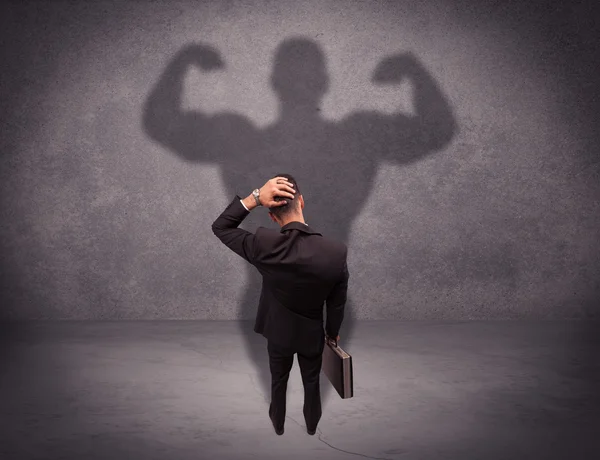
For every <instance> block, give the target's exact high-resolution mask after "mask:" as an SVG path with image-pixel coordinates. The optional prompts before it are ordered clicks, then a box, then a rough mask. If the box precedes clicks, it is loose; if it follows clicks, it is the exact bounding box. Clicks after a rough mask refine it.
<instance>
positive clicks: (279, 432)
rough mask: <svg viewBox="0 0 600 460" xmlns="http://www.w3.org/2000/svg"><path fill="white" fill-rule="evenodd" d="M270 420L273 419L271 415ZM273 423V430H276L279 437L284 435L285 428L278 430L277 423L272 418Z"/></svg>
mask: <svg viewBox="0 0 600 460" xmlns="http://www.w3.org/2000/svg"><path fill="white" fill-rule="evenodd" d="M269 418H271V416H270V415H269ZM271 422H272V423H273V428H275V433H277V434H278V435H279V436H281V435H282V434H283V427H281V428H277V425H275V422H274V421H273V419H272V418H271Z"/></svg>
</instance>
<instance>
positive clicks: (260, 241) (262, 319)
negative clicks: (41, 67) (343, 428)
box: [212, 174, 349, 435]
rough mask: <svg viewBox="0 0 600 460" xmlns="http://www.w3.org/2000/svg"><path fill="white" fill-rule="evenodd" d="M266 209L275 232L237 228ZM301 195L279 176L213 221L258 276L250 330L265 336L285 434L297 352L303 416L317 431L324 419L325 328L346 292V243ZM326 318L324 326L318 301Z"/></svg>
mask: <svg viewBox="0 0 600 460" xmlns="http://www.w3.org/2000/svg"><path fill="white" fill-rule="evenodd" d="M257 206H265V207H268V208H269V217H270V218H271V220H273V221H274V222H277V224H279V225H280V226H281V230H280V231H276V230H273V229H268V228H265V227H259V228H258V229H257V230H256V233H251V232H248V231H246V230H243V229H240V228H237V227H238V226H239V225H240V223H241V222H242V221H243V220H244V218H245V217H246V216H247V215H248V214H249V213H250V211H251V210H252V209H254V208H255V207H257ZM303 209H304V197H303V196H302V195H301V194H300V192H299V190H298V183H297V182H296V180H295V179H294V178H293V177H292V176H291V175H289V174H278V175H276V176H275V177H273V178H272V179H270V180H269V181H267V183H266V184H265V185H264V186H263V187H261V188H260V189H255V190H254V191H253V192H252V194H250V195H248V196H247V197H246V198H244V199H241V198H240V197H239V196H238V195H236V197H235V198H234V199H233V201H232V202H231V203H230V204H229V205H228V206H227V208H226V209H225V211H223V213H222V214H221V215H220V216H219V217H218V218H217V219H216V220H215V221H214V223H213V224H212V230H213V233H214V234H215V235H216V236H217V237H218V238H219V239H220V240H221V241H222V242H223V243H224V244H226V245H227V246H228V247H229V248H230V249H232V250H233V251H234V252H235V253H236V254H238V255H239V256H241V257H243V258H244V259H246V260H247V261H248V262H250V263H251V264H252V265H254V266H255V267H256V268H257V269H258V271H259V272H260V274H261V275H262V278H263V282H262V291H261V295H260V301H259V305H258V313H257V316H256V323H255V325H254V331H255V332H257V333H259V334H262V335H263V336H264V337H265V338H266V339H267V350H268V353H269V367H270V370H271V405H270V406H269V417H270V418H271V421H272V422H273V426H274V428H275V432H276V433H277V434H278V435H281V434H283V431H284V422H285V411H286V392H287V382H288V378H289V375H290V370H291V369H292V365H293V363H294V354H296V353H297V354H298V364H299V365H300V373H301V375H302V383H303V385H304V407H303V413H304V420H305V422H306V430H307V432H308V434H310V435H314V434H315V431H316V429H317V424H318V423H319V420H320V419H321V393H320V387H319V374H320V372H321V364H322V353H323V347H324V344H325V333H326V334H327V336H328V337H336V340H339V338H340V337H339V335H338V333H339V330H340V326H341V324H342V320H343V319H344V307H345V304H346V297H347V290H348V278H349V273H348V266H347V255H348V248H347V247H346V245H345V244H343V243H341V242H337V241H334V240H330V239H328V238H325V237H324V236H323V235H322V234H321V233H319V232H316V231H314V230H313V229H312V228H311V227H309V226H308V224H306V222H305V221H304V216H303V214H302V210H303ZM324 303H326V305H327V321H326V325H325V331H323V304H324Z"/></svg>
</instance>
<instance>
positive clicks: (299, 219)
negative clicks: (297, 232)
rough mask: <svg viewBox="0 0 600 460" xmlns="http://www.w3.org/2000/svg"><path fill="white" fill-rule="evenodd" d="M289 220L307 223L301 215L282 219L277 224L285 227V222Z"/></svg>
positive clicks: (287, 222) (289, 221)
mask: <svg viewBox="0 0 600 460" xmlns="http://www.w3.org/2000/svg"><path fill="white" fill-rule="evenodd" d="M291 222H300V223H302V224H304V225H308V224H307V223H306V222H304V217H302V216H296V217H290V218H288V219H286V220H282V221H281V222H280V224H279V225H280V226H282V227H285V226H286V225H287V224H289V223H291Z"/></svg>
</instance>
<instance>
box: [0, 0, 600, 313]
mask: <svg viewBox="0 0 600 460" xmlns="http://www.w3.org/2000/svg"><path fill="white" fill-rule="evenodd" d="M494 3H499V4H498V5H496V6H493V3H492V2H472V1H471V2H468V1H460V2H459V1H454V2H453V1H449V0H448V1H444V0H424V1H419V2H404V1H398V2H352V1H321V2H316V1H315V2H301V1H300V2H296V1H270V2H267V1H262V2H258V1H257V2H247V1H229V2H192V1H184V2H170V1H169V2H167V1H164V2H142V1H140V2H100V1H99V2H68V3H67V2H64V3H61V2H58V1H54V2H14V3H3V6H2V19H1V26H2V28H1V30H2V32H0V33H1V36H2V47H3V53H2V59H3V62H2V66H3V67H2V68H3V75H2V79H1V82H0V95H1V96H2V101H3V102H2V104H3V109H2V113H1V117H2V119H1V121H2V124H1V126H0V129H1V142H2V143H1V155H2V156H1V159H0V168H1V169H0V174H1V175H0V180H1V191H0V192H1V202H0V205H1V218H0V225H1V227H0V237H1V238H0V244H1V246H0V250H1V255H2V262H1V265H0V269H1V272H0V283H1V284H0V289H1V303H2V305H1V312H0V317H1V318H13V319H44V318H48V319H134V318H136V319H155V318H173V319H175V318H186V319H236V318H242V319H248V318H252V317H253V315H254V309H255V306H256V303H257V301H258V295H259V289H260V286H259V281H260V278H259V275H258V273H257V272H256V270H255V269H254V268H253V267H251V266H249V265H248V264H247V263H246V262H245V261H244V260H242V259H241V258H239V257H238V256H237V255H235V254H234V253H232V252H231V251H229V250H228V249H227V248H226V247H225V246H223V245H222V244H221V243H220V242H219V241H218V239H217V238H216V237H215V236H214V235H213V234H212V232H211V228H210V225H211V223H212V222H213V221H214V219H215V218H216V217H217V216H218V215H219V213H220V212H221V211H222V210H223V209H224V208H225V206H226V205H227V204H228V203H229V202H230V201H231V200H232V199H233V197H234V195H235V194H236V193H237V194H239V195H240V196H242V197H243V196H247V195H248V194H249V193H250V192H251V190H252V189H253V188H255V187H260V186H262V185H263V184H264V182H265V181H266V180H267V179H269V177H271V175H273V174H275V173H280V172H289V173H291V174H293V175H294V176H295V177H296V178H297V180H298V183H299V188H300V191H301V192H302V193H303V195H304V198H305V202H306V207H305V209H304V215H305V218H306V221H307V222H308V223H309V224H310V225H311V226H312V227H314V228H315V229H317V230H319V231H322V232H323V233H324V234H327V235H330V236H332V237H335V238H340V239H342V240H344V241H345V242H346V243H347V244H348V246H349V249H350V251H349V271H350V288H349V297H350V299H351V316H352V317H353V318H356V319H363V318H364V319H386V318H394V319H472V318H477V319H494V318H589V317H597V316H598V313H599V311H598V308H597V301H598V299H599V297H600V285H599V281H598V279H599V276H598V275H599V272H600V270H599V269H600V250H599V245H598V241H599V240H600V230H599V229H600V213H599V211H600V205H599V201H598V198H599V196H600V190H599V188H600V186H599V183H600V181H599V180H598V179H599V174H598V172H599V170H600V167H599V165H598V157H597V150H598V136H597V134H595V132H594V130H595V129H596V117H595V115H596V111H595V108H594V105H593V104H594V103H595V100H594V97H597V96H595V94H596V92H595V90H596V86H595V84H596V81H595V78H596V76H595V75H593V67H592V64H593V57H594V56H593V54H594V52H595V51H594V50H595V46H596V43H594V42H593V40H596V41H597V38H596V32H595V31H594V27H595V25H594V20H593V15H592V14H590V10H588V7H587V6H586V4H585V3H580V4H579V6H578V7H574V6H560V7H555V6H552V5H551V4H550V2H542V1H537V2H535V1H534V2H494ZM564 3H568V2H564ZM556 4H557V5H559V2H556ZM590 4H591V3H590ZM259 225H262V226H266V227H271V228H278V227H277V226H276V224H274V223H273V222H271V221H270V220H269V219H268V216H267V214H266V211H265V210H264V209H258V210H256V211H253V212H252V214H251V215H250V217H249V218H248V219H247V221H246V222H244V224H243V225H242V228H246V229H248V230H251V231H252V230H254V229H255V228H256V227H257V226H259Z"/></svg>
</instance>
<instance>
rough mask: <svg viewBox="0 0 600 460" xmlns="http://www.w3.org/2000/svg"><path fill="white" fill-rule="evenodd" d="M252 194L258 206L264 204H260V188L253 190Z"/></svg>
mask: <svg viewBox="0 0 600 460" xmlns="http://www.w3.org/2000/svg"><path fill="white" fill-rule="evenodd" d="M252 196H253V197H254V199H255V200H256V206H262V204H260V200H259V199H258V197H259V196H260V190H259V189H257V188H255V189H254V190H252Z"/></svg>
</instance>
